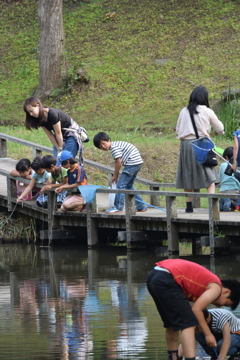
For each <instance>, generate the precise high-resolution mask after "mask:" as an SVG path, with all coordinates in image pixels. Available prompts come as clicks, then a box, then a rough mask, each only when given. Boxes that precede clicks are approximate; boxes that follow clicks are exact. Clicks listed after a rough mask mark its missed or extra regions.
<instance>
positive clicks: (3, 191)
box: [0, 134, 240, 255]
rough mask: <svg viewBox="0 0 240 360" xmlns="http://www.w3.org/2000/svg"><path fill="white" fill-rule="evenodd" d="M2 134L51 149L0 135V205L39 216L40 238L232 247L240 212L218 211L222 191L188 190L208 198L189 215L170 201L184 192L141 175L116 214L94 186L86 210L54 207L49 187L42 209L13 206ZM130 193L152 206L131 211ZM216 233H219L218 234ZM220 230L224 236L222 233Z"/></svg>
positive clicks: (173, 247)
mask: <svg viewBox="0 0 240 360" xmlns="http://www.w3.org/2000/svg"><path fill="white" fill-rule="evenodd" d="M8 138H11V139H10V140H11V141H15V142H20V143H23V144H24V145H26V143H27V145H26V146H32V148H33V149H35V150H36V153H38V154H39V153H41V151H46V150H47V151H48V152H49V153H52V150H51V149H50V148H46V147H43V146H40V145H38V144H33V143H30V142H24V140H21V139H17V138H13V140H12V137H9V136H7V135H6V134H0V205H1V206H3V207H5V208H7V209H8V210H9V211H13V210H15V211H18V212H21V213H23V214H26V215H28V216H30V217H34V218H36V219H39V220H42V223H43V224H44V226H43V229H42V231H41V232H40V236H41V238H42V239H47V238H48V239H50V241H57V240H58V239H69V238H71V237H73V238H75V239H76V238H77V239H79V241H83V240H82V239H83V238H85V239H87V244H88V246H89V247H94V246H97V245H98V242H99V239H100V238H101V237H105V239H107V238H109V239H116V238H117V237H118V239H119V241H125V242H126V246H127V248H128V249H129V250H130V249H133V248H136V247H139V246H142V245H144V246H145V245H150V244H154V245H155V246H159V245H161V244H162V241H163V240H166V239H167V240H168V252H169V254H177V253H178V252H179V241H183V240H184V241H186V239H189V241H192V242H193V245H194V246H193V251H194V253H197V250H198V249H199V248H200V247H201V246H200V245H203V246H207V245H210V249H211V255H215V254H216V250H217V249H221V248H226V247H232V246H234V247H236V246H238V243H239V239H240V226H239V225H240V213H238V212H227V213H226V212H224V213H219V211H218V199H219V197H227V196H226V195H225V196H224V195H219V194H211V195H209V194H207V193H193V196H194V198H195V199H200V198H203V197H205V198H208V202H209V208H208V209H204V208H195V209H194V212H193V213H190V214H189V213H185V208H184V209H183V208H179V207H177V206H176V199H177V197H179V196H180V197H185V196H186V194H187V193H179V192H174V191H172V192H169V191H160V190H159V189H160V188H161V187H164V185H166V186H167V185H169V184H159V183H154V182H151V181H148V180H145V179H141V178H138V182H141V183H142V184H144V185H147V186H149V188H150V190H137V191H130V190H125V191H121V192H123V193H124V194H125V211H124V212H123V213H120V214H106V213H105V210H106V209H107V208H108V194H109V193H110V192H114V191H113V190H106V189H99V190H98V192H97V196H96V202H95V203H94V204H92V205H88V206H87V213H79V212H68V213H65V214H63V213H62V212H61V211H60V210H57V208H56V196H55V193H54V191H50V192H49V207H48V209H42V208H39V207H37V206H36V202H35V200H32V201H25V202H24V203H23V206H22V204H18V205H16V186H15V181H16V179H20V178H13V177H11V176H9V171H10V170H12V169H14V168H15V164H16V160H14V159H11V158H10V157H7V151H6V143H5V142H6V140H5V139H8ZM1 140H2V141H3V143H1ZM36 153H35V155H36ZM22 156H23V157H24V155H22ZM86 163H87V165H89V166H94V167H96V168H98V169H101V170H104V171H107V172H108V173H109V174H110V175H111V174H112V173H113V169H112V168H108V167H105V166H103V165H100V164H97V163H94V162H91V161H86ZM172 185H173V184H172ZM119 192H120V191H119ZM136 193H139V194H141V195H148V196H149V203H150V204H152V205H153V206H154V207H149V208H148V211H146V212H144V213H138V212H135V204H134V194H136ZM160 196H163V197H165V198H166V208H165V209H163V210H161V209H159V204H160V201H159V199H160ZM239 197H240V195H239ZM160 208H161V206H160ZM219 234H220V235H221V236H220V237H218V235H219ZM223 234H224V235H225V237H223V236H222V235H223ZM84 241H86V240H84Z"/></svg>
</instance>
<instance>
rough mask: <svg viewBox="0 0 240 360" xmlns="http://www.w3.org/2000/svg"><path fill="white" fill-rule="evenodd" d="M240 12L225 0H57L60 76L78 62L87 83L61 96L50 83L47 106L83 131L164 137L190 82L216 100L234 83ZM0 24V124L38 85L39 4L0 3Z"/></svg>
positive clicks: (18, 114) (11, 118)
mask: <svg viewBox="0 0 240 360" xmlns="http://www.w3.org/2000/svg"><path fill="white" fill-rule="evenodd" d="M113 11H114V12H116V16H115V18H114V19H113V20H109V18H108V17H106V14H107V13H109V12H113ZM239 15H240V8H239V3H238V1H234V2H233V1H230V0H225V1H223V0H218V1H215V0H208V1H201V2H196V1H194V0H191V1H189V0H188V1H185V2H179V1H178V0H172V1H161V2H159V1H157V0H155V1H154V0H152V1H150V0H149V1H147V0H146V1H144V2H143V1H139V0H135V1H134V0H133V1H130V0H126V1H121V2H119V1H117V0H106V1H103V0H98V1H94V2H91V1H89V2H87V1H86V2H84V3H81V2H77V1H65V2H64V31H65V38H66V44H65V47H66V57H67V63H68V76H69V77H70V78H72V79H76V78H77V76H76V72H77V70H78V69H79V68H83V69H84V70H86V71H87V74H88V77H89V79H90V85H89V86H85V87H84V88H83V87H82V86H81V84H78V83H76V84H75V85H71V87H70V91H69V92H68V93H66V94H64V95H62V96H59V93H60V91H58V90H60V89H55V91H54V94H55V96H54V97H51V98H50V99H49V100H48V101H46V104H47V105H51V106H55V107H59V108H61V109H62V110H64V111H67V112H69V113H70V114H71V115H72V116H73V118H74V119H76V120H77V121H78V122H79V123H81V124H82V125H84V126H85V127H86V128H87V129H89V130H96V129H106V130H113V131H115V129H116V123H117V124H118V125H117V127H118V128H119V129H122V130H123V129H125V128H126V127H127V128H128V129H130V130H134V129H136V127H140V128H141V129H142V128H143V129H148V128H150V129H151V128H154V127H161V128H162V129H163V131H164V133H169V132H170V133H171V132H172V130H173V128H174V126H175V123H176V119H177V116H178V113H179V111H180V109H181V108H182V107H183V106H184V105H185V104H186V103H187V101H188V98H189V94H190V92H191V91H192V89H193V88H194V86H196V85H199V84H203V85H205V86H207V87H208V88H209V92H210V99H211V101H212V102H214V101H217V100H220V92H221V91H222V90H224V89H226V88H228V86H229V85H230V86H235V85H236V84H238V83H239V70H238V65H239V55H238V54H239V47H240V44H239V28H240V23H239ZM0 21H1V30H0V39H1V60H0V73H1V79H0V97H1V100H2V101H1V103H2V105H1V108H0V110H1V122H2V123H4V124H9V123H11V124H16V123H18V124H21V123H22V119H23V113H22V104H23V102H24V100H25V98H26V97H28V96H30V95H32V94H33V93H34V90H35V89H36V88H37V86H38V54H37V48H38V39H39V29H38V19H37V2H33V1H31V0H22V1H18V2H13V3H12V4H6V3H1V13H0ZM157 59H169V61H168V62H167V63H166V64H165V65H159V64H158V63H157V62H156V60H157ZM70 83H71V81H70Z"/></svg>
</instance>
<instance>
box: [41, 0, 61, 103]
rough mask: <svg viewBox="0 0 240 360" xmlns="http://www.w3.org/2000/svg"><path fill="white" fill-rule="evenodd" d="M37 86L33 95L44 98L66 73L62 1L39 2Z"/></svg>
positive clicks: (43, 0)
mask: <svg viewBox="0 0 240 360" xmlns="http://www.w3.org/2000/svg"><path fill="white" fill-rule="evenodd" d="M38 18H39V27H40V41H39V86H38V88H37V90H36V92H35V95H36V96H38V97H40V98H44V97H46V96H48V95H50V94H51V91H52V89H57V88H58V87H59V85H60V84H61V82H62V79H63V76H64V75H65V73H66V59H65V55H64V51H65V50H64V31H63V16H62V0H39V5H38Z"/></svg>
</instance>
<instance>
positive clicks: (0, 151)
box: [0, 139, 7, 158]
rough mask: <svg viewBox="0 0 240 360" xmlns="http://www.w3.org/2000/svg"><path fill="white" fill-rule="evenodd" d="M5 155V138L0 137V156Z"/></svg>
mask: <svg viewBox="0 0 240 360" xmlns="http://www.w3.org/2000/svg"><path fill="white" fill-rule="evenodd" d="M4 157H7V140H5V139H0V158H4Z"/></svg>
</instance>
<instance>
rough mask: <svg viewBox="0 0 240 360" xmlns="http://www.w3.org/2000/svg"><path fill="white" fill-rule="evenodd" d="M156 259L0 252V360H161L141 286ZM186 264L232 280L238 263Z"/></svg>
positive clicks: (107, 253)
mask: <svg viewBox="0 0 240 360" xmlns="http://www.w3.org/2000/svg"><path fill="white" fill-rule="evenodd" d="M160 259H161V258H160V254H159V253H157V252H133V253H126V249H122V248H120V250H119V249H117V248H114V249H100V250H88V249H84V248H66V247H65V248H56V249H49V248H36V247H32V246H20V245H13V246H8V245H2V246H0V274H1V282H0V294H1V296H0V347H1V352H0V359H5V360H10V359H11V360H12V359H15V358H18V359H24V360H26V359H37V360H38V359H50V360H52V359H61V360H78V359H84V360H85V359H89V360H91V359H94V360H95V359H142V358H143V359H162V360H163V359H166V358H167V356H166V345H165V339H164V332H163V328H162V324H161V320H160V318H159V315H158V313H157V311H156V308H155V306H154V304H153V301H152V299H151V297H150V296H149V294H148V292H147V289H146V286H145V281H146V277H147V274H148V272H149V271H150V270H151V269H152V267H153V265H154V263H155V262H156V261H159V260H160ZM190 260H193V261H196V262H198V263H200V264H201V265H203V266H205V267H207V268H209V269H210V270H212V271H214V272H215V273H216V274H218V275H219V276H220V277H223V278H227V277H231V278H236V279H238V280H240V279H239V272H238V269H239V261H240V259H239V258H238V257H225V258H224V257H223V258H216V259H210V258H209V257H204V256H202V257H194V258H193V257H191V258H190ZM235 314H236V315H237V316H239V315H240V314H239V308H238V309H237V310H236V311H235ZM198 355H199V356H202V355H203V354H202V352H201V349H200V348H199V349H198Z"/></svg>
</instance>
